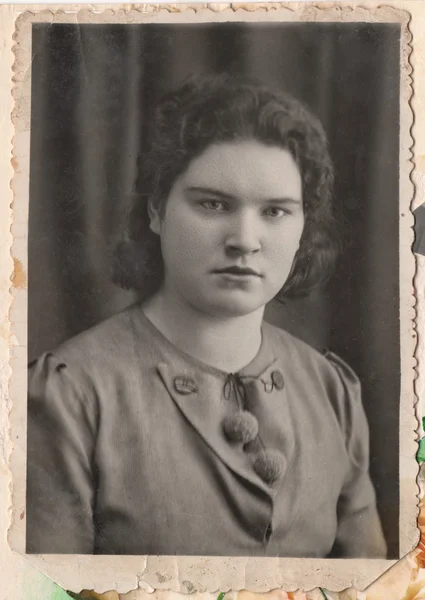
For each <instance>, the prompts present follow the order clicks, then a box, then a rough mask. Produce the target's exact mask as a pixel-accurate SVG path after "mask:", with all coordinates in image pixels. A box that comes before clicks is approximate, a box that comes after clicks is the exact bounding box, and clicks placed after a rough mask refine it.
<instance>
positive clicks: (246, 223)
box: [226, 215, 261, 254]
mask: <svg viewBox="0 0 425 600" xmlns="http://www.w3.org/2000/svg"><path fill="white" fill-rule="evenodd" d="M229 225H230V228H229V233H228V235H227V238H226V250H227V251H228V252H229V253H234V254H253V253H255V252H258V251H259V250H260V249H261V226H260V223H259V222H258V219H257V218H256V217H255V216H254V215H240V216H238V217H236V218H233V219H230V222H229Z"/></svg>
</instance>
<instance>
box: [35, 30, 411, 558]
mask: <svg viewBox="0 0 425 600" xmlns="http://www.w3.org/2000/svg"><path fill="white" fill-rule="evenodd" d="M400 36H401V29H400V25H399V24H388V23H197V24H172V25H170V24H151V23H149V24H64V23H54V24H50V23H36V24H34V25H33V26H32V41H31V44H32V46H31V47H32V51H31V52H32V84H31V140H30V181H29V186H30V187H29V229H28V360H29V376H28V431H27V491H26V551H27V552H28V553H30V554H31V553H35V554H49V553H53V554H112V555H128V554H130V555H162V554H164V555H211V556H270V557H301V558H305V557H312V558H329V557H334V558H359V557H361V558H387V557H388V558H390V559H395V558H398V557H399V529H398V522H399V446H398V431H399V409H400V327H399V310H400V305H399V239H398V228H399V128H400V106H399V97H400Z"/></svg>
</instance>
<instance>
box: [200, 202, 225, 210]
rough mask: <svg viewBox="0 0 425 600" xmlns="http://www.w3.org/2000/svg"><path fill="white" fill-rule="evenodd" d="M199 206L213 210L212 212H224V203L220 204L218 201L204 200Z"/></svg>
mask: <svg viewBox="0 0 425 600" xmlns="http://www.w3.org/2000/svg"><path fill="white" fill-rule="evenodd" d="M201 205H202V206H203V207H204V208H207V209H208V210H214V211H220V212H221V211H223V210H226V207H225V205H224V202H221V201H220V200H204V201H202V202H201Z"/></svg>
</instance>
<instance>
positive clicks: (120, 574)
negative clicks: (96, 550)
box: [8, 2, 419, 593]
mask: <svg viewBox="0 0 425 600" xmlns="http://www.w3.org/2000/svg"><path fill="white" fill-rule="evenodd" d="M406 4H407V3H403V7H404V6H405V5H406ZM412 4H413V3H410V4H409V6H410V10H411V11H412V10H413V6H412ZM410 18H411V14H409V12H408V11H407V10H402V9H399V8H397V7H396V6H394V5H386V6H374V5H372V4H369V5H368V6H367V7H365V6H363V7H362V6H358V5H355V4H351V3H350V4H348V3H346V2H344V3H341V4H333V5H329V4H310V3H304V2H303V3H290V4H277V3H274V4H240V5H227V4H216V5H203V4H194V5H183V4H179V5H146V4H143V5H134V6H131V5H121V6H117V5H110V6H104V5H98V6H93V7H90V8H85V9H81V6H78V5H77V6H76V5H74V6H72V5H70V6H63V5H61V6H51V7H49V9H48V10H40V9H38V7H37V6H31V7H30V10H28V11H26V12H24V13H22V14H21V15H20V16H19V17H18V19H17V22H16V33H15V46H14V53H15V64H14V84H15V85H14V87H13V97H14V101H15V107H14V110H13V113H12V120H13V123H14V127H15V135H14V140H13V146H14V147H13V155H14V156H13V166H14V169H15V175H14V177H13V180H12V190H13V194H14V201H13V223H12V229H11V230H12V234H13V243H12V247H11V255H12V258H13V261H14V264H15V271H14V272H15V282H14V285H13V286H12V288H11V293H12V305H11V308H10V327H11V338H10V339H11V357H10V367H11V370H12V375H11V377H10V380H9V392H10V397H11V399H12V408H11V411H10V413H9V422H10V431H9V434H10V444H11V452H10V456H9V466H10V470H11V473H12V480H11V488H10V489H11V507H10V513H11V525H10V528H9V536H8V538H9V544H10V546H11V547H12V549H13V550H14V551H15V552H17V553H19V554H20V555H22V556H24V557H25V559H26V560H27V561H28V562H29V563H30V564H31V565H33V566H34V567H35V568H37V569H39V570H40V571H42V572H43V573H45V574H46V575H47V576H49V577H51V578H52V579H53V580H54V581H56V582H57V583H58V584H59V585H61V586H62V587H63V588H65V589H69V590H74V591H80V590H81V589H94V590H95V591H96V592H98V593H101V592H103V591H107V590H111V589H114V590H117V591H119V592H120V593H125V592H127V591H129V590H132V589H136V588H137V587H143V586H150V588H154V589H168V590H174V591H179V592H191V591H194V590H196V591H198V592H203V591H209V592H215V591H227V590H240V589H249V590H251V591H266V590H271V589H276V588H283V589H285V590H288V591H291V590H295V589H297V588H304V589H312V588H314V587H316V586H320V587H325V588H327V589H331V590H341V589H344V588H347V587H356V588H357V589H363V588H364V587H365V586H367V585H368V584H370V583H371V582H372V581H374V580H375V579H376V578H377V577H378V576H379V575H380V574H382V573H383V572H384V571H386V570H387V569H388V568H389V567H391V566H392V565H394V564H395V562H396V561H394V560H392V561H389V560H379V559H337V560H335V559H309V558H307V559H299V558H258V557H249V558H247V557H230V558H229V557H188V556H183V557H182V556H171V557H170V556H159V557H158V556H149V557H146V556H87V555H26V554H25V466H26V457H25V452H26V386H27V286H26V283H25V274H26V273H27V221H28V200H29V198H28V195H29V140H30V102H31V95H30V83H31V26H32V23H39V22H51V23H53V22H54V23H62V22H63V23H75V24H76V23H123V24H124V23H142V22H143V23H149V22H155V23H160V22H161V23H187V22H190V23H194V22H225V21H239V22H240V21H245V22H276V21H280V22H375V23H376V22H390V23H400V24H401V28H402V36H401V56H400V60H401V82H400V83H401V92H400V100H401V107H400V110H401V115H400V116H401V129H400V213H403V214H404V215H405V216H404V217H403V218H401V217H400V323H401V373H402V378H401V379H402V381H401V390H402V392H401V399H400V529H399V531H400V554H401V556H403V555H404V554H406V553H407V552H409V551H410V550H412V548H414V547H415V545H416V544H417V541H418V529H417V514H418V507H417V504H418V499H417V497H418V492H419V488H418V485H417V483H416V477H417V475H418V465H417V463H416V460H415V454H416V450H417V433H416V432H417V431H418V429H419V422H418V419H417V417H416V415H415V409H414V405H415V393H414V379H415V367H416V361H419V356H418V355H416V359H415V357H414V354H415V345H416V337H415V336H416V334H415V330H414V318H415V308H414V306H415V298H414V289H413V280H414V277H415V260H414V256H413V254H412V252H411V245H412V242H413V230H412V226H413V216H412V213H411V203H412V201H413V198H414V186H413V183H412V179H411V171H412V169H413V162H412V156H413V155H412V148H413V141H414V140H413V137H412V134H411V130H412V127H413V111H412V109H411V105H410V101H411V98H412V93H413V87H412V66H411V63H410V54H411V52H412V38H411V34H410V31H409V21H410ZM16 273H21V278H20V280H18V281H17V280H16Z"/></svg>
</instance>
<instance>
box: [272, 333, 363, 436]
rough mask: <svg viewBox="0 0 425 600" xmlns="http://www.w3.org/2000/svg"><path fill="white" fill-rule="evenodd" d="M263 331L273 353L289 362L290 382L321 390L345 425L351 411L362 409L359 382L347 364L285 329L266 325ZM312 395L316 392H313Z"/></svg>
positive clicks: (284, 361)
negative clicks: (271, 344)
mask: <svg viewBox="0 0 425 600" xmlns="http://www.w3.org/2000/svg"><path fill="white" fill-rule="evenodd" d="M267 334H268V336H269V338H271V339H272V340H273V343H274V345H275V354H276V355H278V356H279V357H281V358H282V361H283V364H287V365H290V371H291V376H292V377H293V380H294V384H295V385H296V382H297V381H298V382H299V383H300V385H304V386H309V389H310V388H311V390H312V392H313V390H315V391H318V390H322V391H324V393H325V396H324V397H326V401H327V402H330V403H331V405H332V407H333V410H334V412H335V413H336V415H337V417H338V420H339V422H340V424H341V425H343V426H344V427H347V426H348V424H349V422H350V421H351V420H352V416H351V415H352V413H353V411H354V412H356V411H358V410H361V409H362V401H361V385H360V381H359V378H358V377H357V375H356V373H355V371H354V370H353V369H352V368H351V367H350V365H349V364H348V363H347V362H345V360H343V359H342V358H341V357H340V356H338V355H337V354H335V353H334V352H332V351H330V350H329V349H323V350H322V351H321V352H320V351H318V350H317V349H315V348H313V347H312V346H310V345H309V344H307V343H306V342H304V341H302V340H300V339H299V338H297V337H296V336H294V335H292V334H290V333H289V332H287V331H285V330H283V329H280V328H278V327H275V326H273V325H267ZM314 395H315V397H316V398H318V397H320V394H314Z"/></svg>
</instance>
